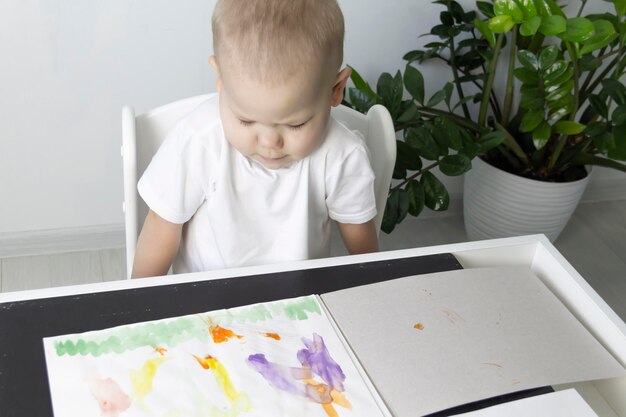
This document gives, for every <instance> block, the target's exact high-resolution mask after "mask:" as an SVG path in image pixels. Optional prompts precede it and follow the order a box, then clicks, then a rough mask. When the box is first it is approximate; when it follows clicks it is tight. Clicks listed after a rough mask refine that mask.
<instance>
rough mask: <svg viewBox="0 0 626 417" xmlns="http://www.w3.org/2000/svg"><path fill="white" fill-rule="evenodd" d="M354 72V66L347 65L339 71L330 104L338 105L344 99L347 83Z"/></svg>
mask: <svg viewBox="0 0 626 417" xmlns="http://www.w3.org/2000/svg"><path fill="white" fill-rule="evenodd" d="M350 74H352V68H350V67H346V68H344V69H342V70H341V71H339V73H337V77H336V78H335V84H334V85H333V93H332V96H331V99H330V105H331V106H333V107H337V106H338V105H340V104H341V102H342V101H343V92H344V90H345V89H346V84H347V83H348V80H349V79H350Z"/></svg>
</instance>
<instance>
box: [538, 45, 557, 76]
mask: <svg viewBox="0 0 626 417" xmlns="http://www.w3.org/2000/svg"><path fill="white" fill-rule="evenodd" d="M558 57H559V48H557V47H556V46H555V45H548V46H546V47H545V48H543V49H542V50H541V53H539V66H540V67H541V70H542V71H543V70H546V69H548V68H549V67H550V66H552V64H554V62H555V61H556V59H557V58H558Z"/></svg>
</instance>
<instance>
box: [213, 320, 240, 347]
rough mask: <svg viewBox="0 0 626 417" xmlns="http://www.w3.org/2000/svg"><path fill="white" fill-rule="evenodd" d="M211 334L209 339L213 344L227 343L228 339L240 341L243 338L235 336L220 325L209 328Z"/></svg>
mask: <svg viewBox="0 0 626 417" xmlns="http://www.w3.org/2000/svg"><path fill="white" fill-rule="evenodd" d="M209 330H210V332H211V337H212V338H213V341H214V342H215V343H223V342H228V339H231V338H233V337H236V338H237V339H241V338H242V337H243V336H241V335H238V334H236V333H235V332H233V331H232V330H229V329H225V328H223V327H221V326H220V325H217V324H213V325H211V327H210V328H209Z"/></svg>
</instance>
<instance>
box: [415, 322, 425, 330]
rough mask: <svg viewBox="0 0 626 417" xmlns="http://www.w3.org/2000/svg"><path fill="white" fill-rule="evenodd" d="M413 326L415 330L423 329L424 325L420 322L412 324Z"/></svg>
mask: <svg viewBox="0 0 626 417" xmlns="http://www.w3.org/2000/svg"><path fill="white" fill-rule="evenodd" d="M413 328H414V329H416V330H424V325H423V324H422V323H415V326H413Z"/></svg>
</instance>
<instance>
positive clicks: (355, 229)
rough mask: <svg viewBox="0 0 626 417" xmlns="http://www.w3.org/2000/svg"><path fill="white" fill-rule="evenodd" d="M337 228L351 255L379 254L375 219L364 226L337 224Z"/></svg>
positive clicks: (363, 224)
mask: <svg viewBox="0 0 626 417" xmlns="http://www.w3.org/2000/svg"><path fill="white" fill-rule="evenodd" d="M337 226H338V227H339V233H341V238H342V239H343V243H344V245H346V249H348V253H350V255H356V254H359V253H370V252H378V236H377V234H376V227H375V226H374V219H372V220H370V221H368V222H367V223H362V224H349V223H339V222H337Z"/></svg>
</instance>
